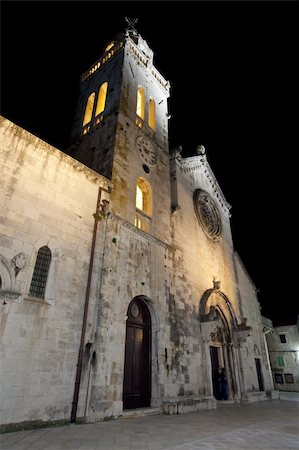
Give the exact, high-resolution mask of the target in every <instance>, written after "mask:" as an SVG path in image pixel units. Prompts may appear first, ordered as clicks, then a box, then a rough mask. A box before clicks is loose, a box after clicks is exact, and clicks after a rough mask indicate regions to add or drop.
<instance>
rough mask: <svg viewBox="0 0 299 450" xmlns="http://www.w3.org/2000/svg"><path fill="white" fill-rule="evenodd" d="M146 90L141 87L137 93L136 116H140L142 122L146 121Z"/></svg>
mask: <svg viewBox="0 0 299 450" xmlns="http://www.w3.org/2000/svg"><path fill="white" fill-rule="evenodd" d="M144 97H145V96H144V89H143V87H141V86H139V88H138V91H137V106H136V114H137V116H139V117H140V118H141V119H142V120H144V103H145V102H144Z"/></svg>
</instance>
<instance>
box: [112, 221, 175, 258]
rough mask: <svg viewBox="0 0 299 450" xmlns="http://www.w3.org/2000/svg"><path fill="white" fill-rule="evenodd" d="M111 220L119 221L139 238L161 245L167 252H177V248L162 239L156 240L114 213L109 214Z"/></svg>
mask: <svg viewBox="0 0 299 450" xmlns="http://www.w3.org/2000/svg"><path fill="white" fill-rule="evenodd" d="M109 218H110V219H112V220H117V221H118V222H120V223H121V224H122V225H123V226H124V227H125V228H127V229H128V230H130V231H132V232H133V233H135V234H138V235H139V236H142V237H143V238H144V239H146V240H147V241H149V242H153V244H156V245H159V247H163V248H165V250H168V251H170V252H174V251H175V247H173V246H171V245H169V244H167V243H166V242H164V241H161V239H158V238H156V237H155V236H153V235H152V234H149V233H146V232H145V231H143V230H140V228H137V227H135V225H133V224H131V223H130V222H128V221H127V220H125V219H123V218H122V217H120V216H118V215H116V214H114V213H110V214H109Z"/></svg>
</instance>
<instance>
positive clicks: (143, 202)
mask: <svg viewBox="0 0 299 450" xmlns="http://www.w3.org/2000/svg"><path fill="white" fill-rule="evenodd" d="M152 212H153V207H152V188H151V186H150V184H149V183H148V181H146V180H145V179H144V178H141V177H140V178H138V180H137V182H136V215H135V226H136V227H137V228H140V229H141V230H143V231H149V229H150V221H151V216H152Z"/></svg>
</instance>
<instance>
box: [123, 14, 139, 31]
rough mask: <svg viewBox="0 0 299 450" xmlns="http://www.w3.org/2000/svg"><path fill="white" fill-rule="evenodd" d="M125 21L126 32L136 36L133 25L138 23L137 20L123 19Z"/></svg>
mask: <svg viewBox="0 0 299 450" xmlns="http://www.w3.org/2000/svg"><path fill="white" fill-rule="evenodd" d="M125 21H126V22H127V24H128V27H127V31H132V32H133V33H134V34H137V30H136V28H135V24H136V23H137V22H138V19H130V17H125Z"/></svg>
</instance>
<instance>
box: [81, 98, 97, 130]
mask: <svg viewBox="0 0 299 450" xmlns="http://www.w3.org/2000/svg"><path fill="white" fill-rule="evenodd" d="M95 96H96V94H95V92H93V93H92V94H90V96H89V97H88V100H87V103H86V108H85V114H84V119H83V127H84V126H85V125H86V124H87V123H89V122H90V121H91V118H92V111H93V105H94V99H95Z"/></svg>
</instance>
